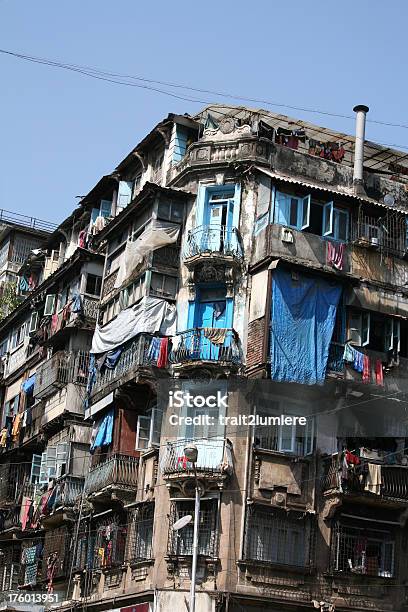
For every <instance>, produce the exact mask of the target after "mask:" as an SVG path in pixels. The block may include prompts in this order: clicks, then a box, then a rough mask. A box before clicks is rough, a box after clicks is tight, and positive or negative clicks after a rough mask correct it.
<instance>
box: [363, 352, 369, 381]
mask: <svg viewBox="0 0 408 612" xmlns="http://www.w3.org/2000/svg"><path fill="white" fill-rule="evenodd" d="M370 380H371V370H370V358H369V356H368V355H364V357H363V383H369V382H370Z"/></svg>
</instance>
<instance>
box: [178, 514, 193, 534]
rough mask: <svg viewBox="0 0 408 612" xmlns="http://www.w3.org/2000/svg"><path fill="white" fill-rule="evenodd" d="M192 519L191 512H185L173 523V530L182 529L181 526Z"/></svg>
mask: <svg viewBox="0 0 408 612" xmlns="http://www.w3.org/2000/svg"><path fill="white" fill-rule="evenodd" d="M192 520H193V517H192V516H191V514H186V516H182V517H181V519H179V520H178V521H176V522H175V523H174V525H173V529H174V531H178V530H179V529H182V528H183V527H185V526H186V525H188V524H189V523H191V521H192Z"/></svg>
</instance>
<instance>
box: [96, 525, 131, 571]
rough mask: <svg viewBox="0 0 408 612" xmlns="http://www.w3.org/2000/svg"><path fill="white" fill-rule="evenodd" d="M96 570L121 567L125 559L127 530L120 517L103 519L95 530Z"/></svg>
mask: <svg viewBox="0 0 408 612" xmlns="http://www.w3.org/2000/svg"><path fill="white" fill-rule="evenodd" d="M94 532H95V539H94V541H93V543H92V544H93V553H94V562H93V567H94V568H103V567H114V566H117V565H121V564H122V563H123V560H124V557H125V545H126V533H127V529H126V527H125V526H124V525H123V523H122V521H121V519H120V517H119V516H118V515H115V516H113V517H112V516H111V517H107V518H105V519H101V520H100V521H99V522H98V523H97V525H96V526H95V528H94Z"/></svg>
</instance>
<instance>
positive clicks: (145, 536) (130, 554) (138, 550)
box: [127, 502, 154, 561]
mask: <svg viewBox="0 0 408 612" xmlns="http://www.w3.org/2000/svg"><path fill="white" fill-rule="evenodd" d="M153 517H154V502H144V503H141V504H139V505H138V506H137V508H135V509H134V510H133V511H131V517H130V523H129V538H128V551H127V560H128V561H140V560H143V559H151V558H152V539H153Z"/></svg>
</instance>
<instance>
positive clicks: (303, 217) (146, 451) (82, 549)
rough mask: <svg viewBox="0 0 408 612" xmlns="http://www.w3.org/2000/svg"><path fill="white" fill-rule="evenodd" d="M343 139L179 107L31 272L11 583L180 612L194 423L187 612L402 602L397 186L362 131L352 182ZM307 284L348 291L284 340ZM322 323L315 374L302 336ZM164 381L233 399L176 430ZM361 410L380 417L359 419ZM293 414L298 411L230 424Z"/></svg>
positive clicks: (401, 305)
mask: <svg viewBox="0 0 408 612" xmlns="http://www.w3.org/2000/svg"><path fill="white" fill-rule="evenodd" d="M294 127H295V128H296V129H294ZM312 128H313V129H312ZM308 130H310V132H308ZM316 133H321V140H322V142H317V141H316ZM353 146H354V145H353V139H352V138H351V137H349V136H346V135H341V134H334V133H332V132H329V131H328V130H323V129H322V131H321V132H318V128H317V127H316V126H314V127H313V126H309V124H302V123H301V122H295V124H293V123H290V121H289V119H288V118H285V117H282V116H279V115H273V114H272V113H265V112H261V111H251V110H249V109H240V108H239V109H238V108H237V109H231V108H229V109H228V108H219V107H214V109H207V110H206V111H205V112H203V113H202V114H201V115H200V116H198V117H195V118H192V117H188V116H184V115H169V116H168V117H167V118H166V119H165V120H163V121H162V122H161V123H159V124H158V125H157V126H156V127H155V128H154V129H153V130H152V131H151V132H150V133H149V134H148V136H146V138H145V139H144V140H143V141H142V142H141V143H139V145H137V146H136V147H135V149H134V150H133V151H132V152H131V153H130V154H129V155H128V156H127V157H126V158H125V159H124V160H123V161H122V162H121V163H120V164H119V165H118V166H117V167H116V168H115V170H114V171H113V172H112V174H111V175H109V176H105V177H103V178H102V179H101V181H100V182H99V183H98V184H97V185H96V186H95V187H94V188H93V189H92V190H91V191H90V193H89V194H88V195H87V196H86V197H85V198H84V199H83V200H82V201H81V205H80V207H79V209H78V210H76V211H75V212H74V213H73V214H72V215H71V217H70V218H69V219H67V220H66V221H65V222H63V223H62V224H61V226H60V227H59V229H58V230H57V231H56V232H55V233H54V234H52V235H51V237H49V238H48V241H47V243H46V249H47V251H46V253H44V256H43V258H42V259H41V257H40V258H39V259H37V258H36V257H31V258H30V260H29V261H28V262H27V263H26V264H25V265H24V268H23V269H22V270H21V274H23V273H24V274H25V275H27V274H29V273H30V270H33V269H36V270H37V271H39V270H41V271H42V272H41V282H40V283H39V285H38V287H36V288H35V289H33V290H32V291H30V292H28V293H27V297H26V300H25V301H24V302H23V303H22V304H21V305H20V306H19V307H18V308H17V309H16V311H14V312H13V313H11V314H10V315H9V317H8V318H7V319H6V320H5V321H3V322H2V323H1V324H0V342H2V341H3V340H7V341H8V342H10V343H11V342H13V343H14V346H12V344H9V345H8V349H7V351H6V355H7V357H6V363H5V370H4V375H3V380H2V388H3V393H4V396H3V398H4V399H3V423H2V425H3V426H4V427H3V429H5V430H7V428H8V427H9V430H7V431H6V433H5V434H4V436H5V438H4V441H5V444H4V446H3V452H2V454H1V456H0V461H1V465H0V468H1V469H2V470H3V471H4V478H3V480H2V482H3V481H4V483H5V482H6V481H7V482H8V483H11V484H12V486H11V487H10V486H7V487H6V489H7V491H5V497H4V502H3V506H2V515H3V517H4V521H3V525H2V529H0V548H1V550H2V551H3V552H4V554H3V557H2V559H3V560H2V561H0V565H1V571H2V572H3V573H2V574H1V576H2V578H1V579H2V580H3V590H5V591H7V590H10V589H12V588H20V589H22V590H23V591H24V589H29V588H31V589H33V588H36V589H40V588H44V589H46V588H48V589H49V590H50V591H53V592H55V593H57V594H58V595H59V602H60V603H59V605H58V609H64V610H71V609H72V610H73V609H75V608H76V607H83V608H84V609H89V610H128V609H132V610H137V611H139V612H145V611H146V610H149V609H151V610H163V611H164V610H169V609H171V608H172V607H174V606H177V607H179V608H180V609H181V610H184V609H186V610H187V609H188V607H187V603H186V602H187V601H188V598H189V590H190V584H191V581H190V576H191V559H192V545H193V542H192V538H193V522H190V523H188V524H187V525H186V526H185V527H184V528H183V529H181V530H180V531H175V530H173V525H174V523H175V522H176V521H177V520H178V519H180V518H181V517H183V516H186V515H193V514H194V487H195V479H194V472H193V470H192V466H191V464H189V462H188V461H187V459H186V457H185V455H184V447H185V446H186V444H187V443H188V442H191V441H192V440H193V441H194V442H195V443H196V446H197V449H198V460H197V465H196V469H197V477H198V481H199V483H200V490H201V515H200V524H199V543H198V553H199V556H198V572H197V602H196V610H197V611H200V612H204V611H213V612H216V611H224V610H225V611H227V610H228V611H230V612H231V611H234V612H235V611H237V612H238V611H239V610H242V609H244V610H249V611H254V612H255V611H257V610H271V611H278V610H279V611H281V610H287V611H288V612H298V611H300V610H312V609H321V610H341V611H343V610H344V611H346V610H355V611H361V610H367V609H369V610H374V611H377V612H379V611H390V612H391V611H396V610H399V611H403V610H405V609H406V594H405V581H406V580H407V579H408V575H407V569H406V567H405V565H404V562H403V560H404V555H405V554H406V550H405V547H406V540H407V528H406V526H405V520H404V516H405V512H406V508H407V503H408V467H407V465H408V453H406V446H407V445H406V443H405V438H406V436H405V434H404V431H405V430H404V429H403V428H401V427H397V426H395V427H393V426H392V423H391V424H388V421H387V423H386V421H384V425H382V424H381V422H380V421H381V418H382V416H384V415H394V417H395V419H396V420H398V419H400V416H401V415H400V413H395V412H394V411H395V406H396V402H398V404H403V403H404V402H405V393H406V390H405V380H406V378H407V369H406V364H407V358H408V323H407V316H408V290H407V287H406V284H407V272H408V264H407V260H406V252H407V246H406V216H407V214H408V189H407V182H406V175H405V174H404V173H401V174H398V175H396V174H395V168H394V169H393V170H392V171H391V170H389V171H388V170H387V168H386V164H385V162H384V163H383V165H382V167H381V173H377V174H376V173H375V171H374V167H375V166H374V165H373V164H372V161H371V158H372V156H373V155H374V154H376V155H377V159H378V157H380V158H381V155H382V151H381V147H377V148H375V147H374V145H373V144H372V143H370V144H369V146H367V148H366V151H367V157H366V163H365V169H364V192H363V193H362V192H361V190H359V191H358V193H357V192H356V191H355V186H354V183H353V168H352V162H353ZM320 151H322V153H319V152H320ZM400 157H401V155H400V154H399V152H397V151H396V152H395V160H394V162H393V163H394V164H395V163H397V164H398V163H400V161H401V160H400ZM53 262H54V264H53ZM53 265H54V268H55V269H54V268H53V269H51V268H52V266H53ZM282 279H286V280H285V283H286V285H284V284H283V281H282ZM279 282H282V284H281V285H279ZM303 284H304V285H303ZM308 284H310V286H311V287H312V289H311V291H314V290H315V288H316V287H323V288H324V292H325V293H324V295H327V294H328V293H329V292H330V291H331V290H332V288H334V290H336V291H337V293H338V296H341V297H339V298H338V301H337V302H336V304H334V305H333V304H332V305H331V306H332V309H331V310H330V312H329V311H327V312H328V314H327V316H326V317H325V318H324V320H322V317H320V318H319V315H318V313H317V311H313V312H312V311H310V312H311V314H310V312H309V315H305V314H304V313H302V309H303V308H304V307H310V303H311V301H312V299H315V298H314V297H313V298H312V297H310V295H313V296H314V295H315V294H314V293H313V294H307V295H308V297H306V298H304V297H303V298H299V299H298V300H297V301H295V302H294V303H293V304H292V307H293V308H292V311H291V312H292V314H293V312H298V313H301V314H298V315H296V316H295V315H294V316H293V324H292V329H290V326H288V328H287V338H286V339H284V341H283V342H281V345H283V349H282V347H279V346H278V344H277V343H276V340H275V336H274V334H277V333H278V329H279V327H280V324H281V323H282V319H283V318H284V316H289V314H291V313H289V314H288V315H281V316H280V317H279V316H278V317H277V316H276V312H277V308H278V305H279V306H280V307H282V302H278V301H277V300H278V298H279V295H280V293H281V294H282V296H283V298H284V299H283V300H282V301H283V302H285V300H287V302H286V304H288V303H289V302H288V300H289V295H290V292H291V291H292V290H293V291H294V292H296V291H299V292H300V290H301V288H302V287H303V286H309V285H308ZM293 288H294V289H293ZM296 288H297V289H296ZM285 292H286V293H285ZM299 295H300V293H299ZM78 296H79V298H78ZM316 299H317V298H316ZM67 305H69V308H68V306H67ZM289 310H290V309H289ZM33 312H36V313H38V315H37V319H38V320H37V323H36V324H34V322H33V321H34V320H36V319H35V317H34V318H33V316H32V315H33ZM279 312H284V311H283V310H282V311H279ZM157 313H159V314H157ZM312 318H315V319H316V325H315V335H314V338H315V340H316V343H317V344H316V346H317V347H318V350H316V355H312V357H310V355H309V356H308V358H310V359H311V360H313V359H314V360H315V362H313V363H314V365H313V367H312V368H311V369H312V370H313V372H312V374H313V376H311V374H310V371H308V372H307V373H306V374H305V372H306V370H305V364H304V361H302V359H300V357H299V355H298V354H297V353H296V351H293V350H292V349H291V346H292V345H294V346H297V345H296V331H297V325H298V321H302V324H303V323H304V324H305V325H308V324H309V323H308V321H309V320H310V319H312ZM329 320H331V327H330V329H329V332H328V331H327V328H326V327H324V329H323V324H324V325H325V326H326V325H327V324H328V321H329ZM96 322H97V323H96ZM24 325H25V326H26V327H24V331H23V332H18V330H19V329H20V328H21V327H22V326H24ZM95 325H97V327H96V330H95V331H94V329H95ZM16 330H17V332H18V334H17V336H18V340H17V341H15V340H12V338H15V337H16V336H15V333H16ZM26 330H28V333H27V331H26ZM302 330H303V328H301V327H299V331H300V333H303V331H302ZM40 331H41V333H39V332H40ZM328 333H329V336H327V334H328ZM324 334H326V336H327V338H326V340H325V341H323V340H322V338H323V335H324ZM20 336H21V337H20ZM302 337H303V336H302ZM305 337H306V336H305ZM8 339H10V340H8ZM319 343H320V344H319ZM28 347H30V348H29V349H28ZM304 348H305V347H302V346H301V345H300V344H299V346H297V351H298V353H299V354H300V353H301V354H302V355H303V352H304V351H303V349H304ZM306 348H307V347H306ZM345 349H346V350H345ZM286 350H288V351H292V352H290V359H288V360H287V361H288V362H289V365H288V364H287V363H286V364H285V363H284V364H283V361H282V354H284V353H285V351H286ZM347 351H349V352H347ZM311 352H313V351H311ZM306 353H307V350H306ZM318 353H319V354H318ZM320 353H321V354H322V355H323V361H324V364H323V366H324V367H323V369H322V370H319V372H318V374H317V375H316V372H317V370H318V366H317V365H316V364H317V363H319V364H320ZM288 354H289V353H288ZM350 354H352V355H353V358H352V359H350V357H349V355H350ZM298 358H299V359H298ZM279 359H281V361H279ZM358 360H361V369H360V365H359V363H357V362H358ZM282 364H283V365H282ZM319 367H320V366H319ZM303 371H305V372H303ZM282 372H284V374H282ZM288 372H289V374H288ZM301 372H303V374H302V376H303V375H304V376H305V377H306V378H305V379H304V380H303V379H302V378H301V375H300V373H301ZM312 378H313V380H312ZM30 381H31V382H30ZM166 385H176V386H177V388H179V389H181V390H183V391H194V393H196V394H199V393H202V394H205V393H208V392H209V390H211V389H213V388H217V389H220V390H222V392H225V393H228V405H227V407H226V408H225V407H223V406H221V407H218V409H215V408H214V409H212V408H211V409H209V410H208V413H209V414H210V415H212V416H213V417H215V421H214V422H213V423H210V424H207V425H205V424H198V425H195V424H187V425H185V423H184V422H181V423H178V425H177V426H176V425H174V426H170V425H169V416H170V415H171V414H172V413H173V412H174V410H173V408H171V407H170V406H169V405H168V401H167V400H168V390H169V388H173V387H169V386H166ZM213 385H215V387H213ZM174 388H176V387H174ZM166 394H167V395H166ZM16 397H17V400H16V399H15V398H16ZM163 398H164V399H163ZM358 406H367V407H368V408H369V409H372V413H371V421H378V422H380V427H379V431H380V433H378V432H374V428H371V429H370V426H366V424H365V422H363V421H362V424H359V428H358V427H357V426H356V427H354V426H353V427H354V428H353V427H351V426H350V427H349V425H350V419H351V417H350V413H349V412H347V410H348V409H349V408H350V407H351V408H352V409H353V410H357V412H358ZM204 412H206V411H205V410H204ZM202 413H203V409H201V412H200V410H198V411H195V410H194V408H193V409H192V410H188V409H186V411H185V412H180V415H184V416H185V415H188V416H195V415H196V414H202ZM283 413H288V414H302V415H305V416H306V417H307V423H308V424H307V426H306V428H305V429H304V430H300V429H299V426H296V424H295V425H290V426H289V425H285V424H283V425H282V424H280V425H267V426H264V425H253V424H251V423H250V422H248V420H247V421H242V420H241V421H240V420H239V417H240V416H241V417H242V416H245V417H248V416H249V415H255V414H256V415H260V416H263V417H264V418H266V417H267V416H270V415H280V414H283ZM28 414H30V424H28V422H27V416H28ZM220 414H221V416H223V417H226V416H228V417H229V419H230V420H229V421H225V420H224V421H221V420H220V419H219V416H220ZM356 414H357V413H352V415H354V416H353V419H354V418H355V419H356V422H357V420H358V419H357V417H356ZM17 415H21V419H22V420H21V424H20V425H19V426H17V425H16V426H15V423H16V417H17ZM373 415H375V417H374V416H373ZM10 417H11V420H10ZM232 417H236V419H238V420H235V421H234V420H233V419H232ZM394 417H393V418H394ZM369 420H370V419H369ZM23 423H24V424H23ZM353 423H354V421H353ZM385 423H386V424H385ZM388 425H389V428H388V429H386V427H388ZM14 426H15V432H14V433H13V427H14ZM381 427H383V433H381ZM407 437H408V436H407ZM90 450H91V452H90ZM15 466H17V467H15ZM13 483H14V484H13ZM25 505H27V507H28V508H31V507H32V509H33V510H32V511H31V512H32V514H33V515H30V517H27V516H25V512H24V511H23V509H24V507H25ZM10 536H11V537H10ZM11 540H12V542H11ZM10 542H11V543H10ZM37 544H42V545H43V546H44V548H43V550H42V552H41V554H38V555H37V552H35V553H31V552H30V553H27V552H25V550H26V549H29V550H30V551H32V550H34V548H35V547H36V546H37ZM31 554H32V555H34V560H32V561H31V562H30V559H31V557H30V555H31ZM31 566H32V567H31ZM34 566H35V567H34Z"/></svg>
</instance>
